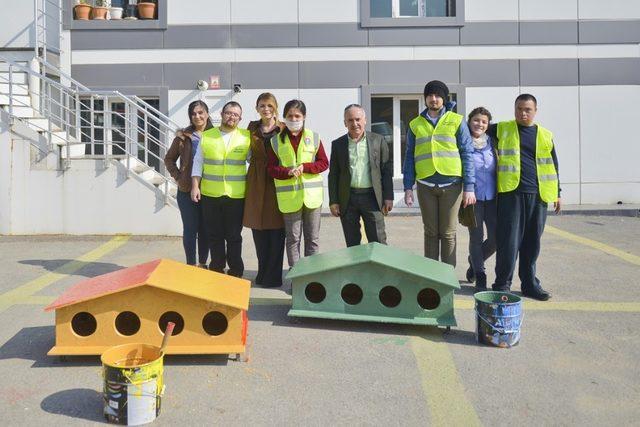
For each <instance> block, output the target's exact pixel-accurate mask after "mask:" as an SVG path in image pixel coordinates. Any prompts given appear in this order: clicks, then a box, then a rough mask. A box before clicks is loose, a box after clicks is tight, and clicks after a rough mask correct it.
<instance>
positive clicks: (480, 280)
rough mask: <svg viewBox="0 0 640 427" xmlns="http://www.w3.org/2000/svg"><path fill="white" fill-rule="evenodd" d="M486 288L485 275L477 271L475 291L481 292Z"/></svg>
mask: <svg viewBox="0 0 640 427" xmlns="http://www.w3.org/2000/svg"><path fill="white" fill-rule="evenodd" d="M486 290H487V275H486V274H485V273H478V274H477V275H476V292H482V291H486Z"/></svg>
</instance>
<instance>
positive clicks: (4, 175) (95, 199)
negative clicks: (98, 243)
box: [0, 129, 182, 236]
mask: <svg viewBox="0 0 640 427" xmlns="http://www.w3.org/2000/svg"><path fill="white" fill-rule="evenodd" d="M9 139H10V138H9V137H8V136H7V132H2V130H1V129H0V143H2V145H1V146H0V150H1V152H0V159H1V160H0V161H1V163H0V167H1V170H2V171H1V172H0V190H1V191H2V195H1V196H0V233H2V234H116V233H132V234H141V235H174V236H179V235H181V234H182V223H181V221H180V215H179V212H178V209H177V208H174V207H172V206H170V205H164V203H163V201H162V200H161V199H160V198H158V197H156V192H154V191H152V190H151V189H149V188H147V187H146V186H144V185H143V184H142V183H140V182H139V181H137V180H136V179H135V178H129V179H126V178H125V174H124V173H122V171H123V169H122V170H120V172H119V169H118V168H117V167H116V166H113V165H112V166H110V167H109V168H107V169H104V167H103V166H102V161H101V160H73V161H72V167H71V168H70V169H69V170H67V171H65V172H64V173H61V172H59V171H57V170H55V168H52V167H50V166H51V165H49V167H47V165H46V164H39V163H34V162H33V161H32V158H33V155H32V151H33V150H34V149H33V148H31V146H30V144H29V143H28V141H23V140H17V139H16V140H13V141H10V140H9Z"/></svg>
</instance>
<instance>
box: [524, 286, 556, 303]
mask: <svg viewBox="0 0 640 427" xmlns="http://www.w3.org/2000/svg"><path fill="white" fill-rule="evenodd" d="M522 295H523V296H525V297H529V298H533V299H537V300H538V301H547V300H548V299H549V298H551V294H550V293H549V292H547V291H545V290H544V289H542V288H541V287H538V288H537V289H531V290H529V289H527V290H524V289H523V290H522Z"/></svg>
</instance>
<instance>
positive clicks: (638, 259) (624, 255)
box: [545, 225, 640, 265]
mask: <svg viewBox="0 0 640 427" xmlns="http://www.w3.org/2000/svg"><path fill="white" fill-rule="evenodd" d="M545 230H546V231H548V232H549V233H551V234H554V235H556V236H559V237H563V238H565V239H567V240H571V241H572V242H576V243H580V244H581V245H585V246H589V247H590V248H593V249H597V250H599V251H602V252H604V253H607V254H609V255H613V256H615V257H618V258H621V259H623V260H625V261H627V262H630V263H631V264H635V265H640V256H637V255H633V254H630V253H628V252H625V251H622V250H620V249H616V248H614V247H613V246H609V245H606V244H604V243H601V242H598V241H596V240H591V239H587V238H586V237H581V236H578V235H576V234H573V233H569V232H568V231H564V230H560V229H559V228H556V227H552V226H550V225H547V226H546V227H545Z"/></svg>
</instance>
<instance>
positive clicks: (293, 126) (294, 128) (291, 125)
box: [284, 120, 304, 132]
mask: <svg viewBox="0 0 640 427" xmlns="http://www.w3.org/2000/svg"><path fill="white" fill-rule="evenodd" d="M284 124H285V125H286V126H287V129H289V130H290V131H291V132H298V131H299V130H300V129H302V127H303V126H304V120H300V121H299V122H295V121H289V120H285V121H284Z"/></svg>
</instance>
